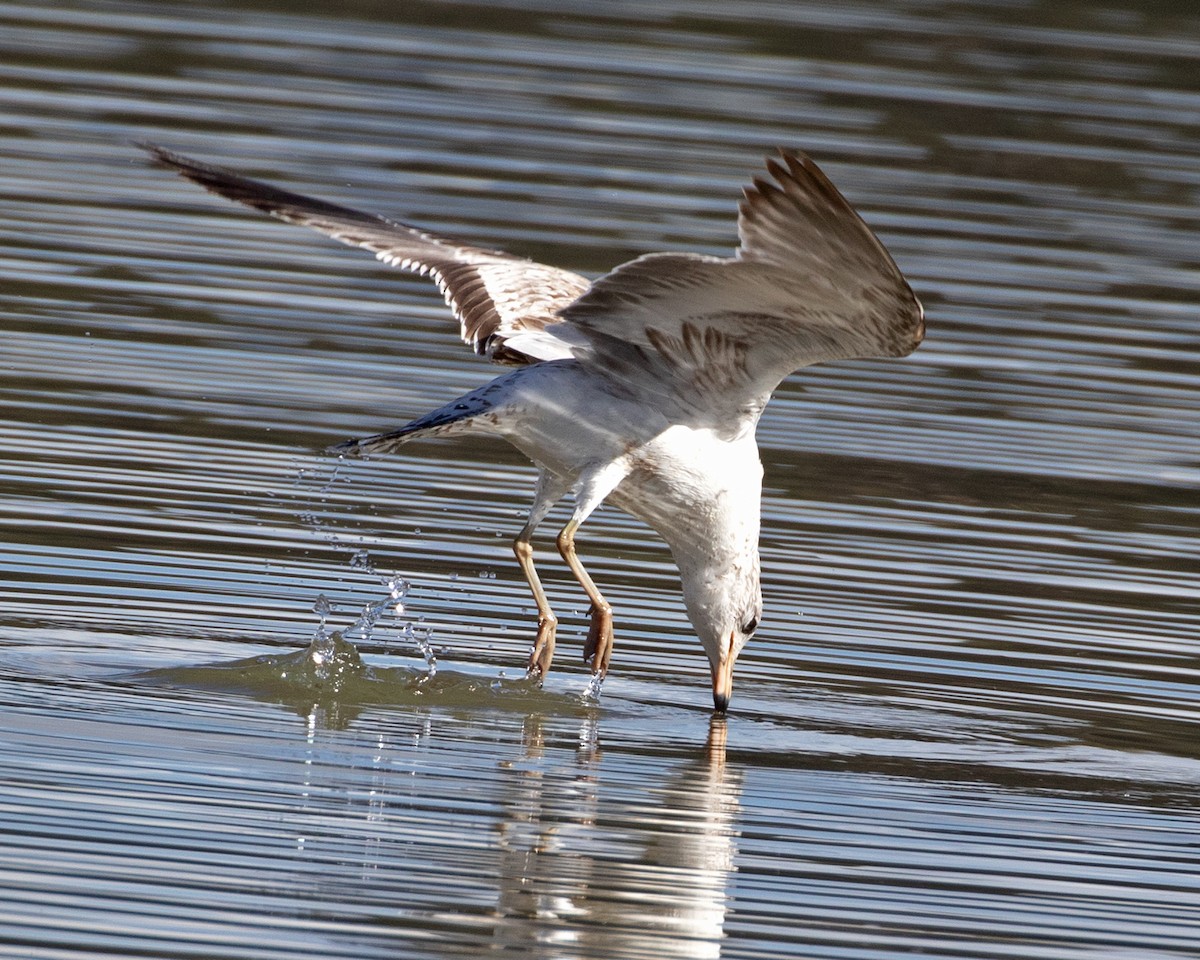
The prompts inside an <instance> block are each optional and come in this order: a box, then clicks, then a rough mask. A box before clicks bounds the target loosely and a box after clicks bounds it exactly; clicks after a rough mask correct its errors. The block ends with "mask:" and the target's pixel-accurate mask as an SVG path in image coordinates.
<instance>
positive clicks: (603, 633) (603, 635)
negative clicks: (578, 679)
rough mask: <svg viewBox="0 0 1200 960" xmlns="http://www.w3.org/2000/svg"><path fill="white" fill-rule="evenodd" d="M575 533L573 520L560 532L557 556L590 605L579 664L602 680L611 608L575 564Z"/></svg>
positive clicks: (609, 652)
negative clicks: (573, 577)
mask: <svg viewBox="0 0 1200 960" xmlns="http://www.w3.org/2000/svg"><path fill="white" fill-rule="evenodd" d="M578 529H579V522H578V521H577V520H575V519H574V518H572V520H571V522H570V523H568V524H567V525H566V526H565V527H563V528H562V531H561V532H560V533H559V535H558V552H559V553H561V554H562V558H563V559H564V560H565V561H567V566H569V567H570V568H571V573H573V574H575V579H576V580H578V581H579V585H580V586H581V587H583V591H584V593H586V594H587V595H588V599H589V600H590V601H592V609H591V615H592V625H591V627H590V628H589V629H588V635H587V642H586V643H585V644H584V647H583V660H584V662H585V663H590V664H591V667H592V672H593V673H594V674H596V675H597V676H599V677H601V678H603V677H604V675H605V674H606V673H608V661H609V660H610V659H612V648H613V629H612V606H611V605H610V604H609V602H608V601H607V600H605V599H604V595H603V594H602V593H601V592H600V591H599V589H597V587H596V584H595V583H594V582H593V581H592V578H591V576H589V575H588V572H587V571H586V570H585V569H584V568H583V564H582V563H580V562H579V556H578V554H576V553H575V531H576V530H578Z"/></svg>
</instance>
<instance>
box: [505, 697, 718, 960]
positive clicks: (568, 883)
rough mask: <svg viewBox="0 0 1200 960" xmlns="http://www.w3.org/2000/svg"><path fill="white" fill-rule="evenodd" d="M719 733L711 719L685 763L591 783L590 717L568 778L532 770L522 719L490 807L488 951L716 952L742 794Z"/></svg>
mask: <svg viewBox="0 0 1200 960" xmlns="http://www.w3.org/2000/svg"><path fill="white" fill-rule="evenodd" d="M725 737H726V727H725V720H724V718H721V717H714V718H713V720H712V723H711V726H710V728H709V735H708V741H707V743H706V745H705V746H704V748H703V749H702V750H698V751H697V752H698V756H696V757H695V759H692V760H688V761H685V762H684V763H682V764H680V765H678V766H675V767H667V768H665V769H664V765H663V764H662V762H661V760H660V759H659V758H655V757H648V758H646V763H645V764H644V765H643V766H645V768H646V778H645V779H644V780H638V781H633V780H629V779H625V780H614V779H613V778H612V777H604V778H601V777H600V776H599V767H600V764H601V750H600V748H599V745H598V742H597V739H596V730H595V719H594V718H591V719H589V720H587V721H585V723H584V727H583V729H582V730H581V736H580V745H579V750H578V753H577V757H576V761H575V763H574V764H573V765H572V767H571V769H569V770H562V769H548V768H547V767H546V766H545V765H544V764H543V763H539V762H537V761H538V760H540V759H541V755H542V730H541V724H540V722H538V720H537V719H536V718H530V721H529V722H528V724H527V726H526V754H525V758H524V761H525V762H523V763H514V764H513V765H512V769H511V774H512V775H511V776H510V777H509V778H508V779H507V781H506V785H505V787H504V789H505V796H504V797H503V799H502V800H501V803H502V804H503V806H504V807H505V810H506V815H505V822H504V824H503V826H502V830H501V837H500V842H499V845H500V850H501V859H500V876H499V878H498V881H499V884H500V890H499V899H498V903H497V912H498V914H499V917H500V922H499V923H498V924H497V926H496V930H495V945H496V946H497V947H498V948H501V949H505V950H512V951H513V952H514V953H518V952H519V954H520V955H521V956H528V957H539V958H541V957H544V958H549V957H554V958H592V957H605V958H621V957H634V956H637V957H643V956H648V955H653V956H656V957H660V958H669V957H688V958H693V960H694V958H697V957H718V956H720V953H721V939H722V937H723V935H724V934H723V931H724V925H725V914H726V909H727V905H726V900H727V897H726V889H727V885H728V881H729V874H730V872H731V870H732V869H733V860H734V854H735V852H736V848H735V838H736V834H735V824H736V822H737V813H738V797H739V794H740V792H741V776H740V772H739V771H736V770H733V769H730V768H729V767H727V765H726V763H725ZM624 759H625V760H627V759H628V758H624ZM659 778H661V779H660V782H658V783H650V781H652V780H655V779H659Z"/></svg>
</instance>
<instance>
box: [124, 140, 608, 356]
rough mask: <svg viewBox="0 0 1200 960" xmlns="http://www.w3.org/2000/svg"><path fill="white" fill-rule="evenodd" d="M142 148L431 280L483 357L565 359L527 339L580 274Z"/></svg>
mask: <svg viewBox="0 0 1200 960" xmlns="http://www.w3.org/2000/svg"><path fill="white" fill-rule="evenodd" d="M141 146H142V147H144V148H145V149H146V150H147V151H149V153H150V154H151V155H152V156H153V157H154V159H155V160H156V161H157V162H158V163H159V164H161V165H162V166H164V167H168V168H169V169H172V170H174V171H176V172H177V173H179V174H181V175H183V176H184V177H187V178H188V179H189V180H191V181H193V182H194V183H197V184H199V185H200V186H202V187H204V188H205V189H206V190H210V191H212V192H213V193H217V194H220V195H221V196H223V197H227V198H228V199H230V200H236V201H237V202H238V203H244V204H246V205H247V206H250V207H254V208H255V209H256V210H261V211H263V212H264V213H268V214H270V215H271V216H273V217H277V218H278V219H280V220H284V221H286V222H288V223H297V224H300V225H301V226H305V227H311V228H312V229H314V230H319V231H320V232H321V233H324V234H326V235H327V236H330V237H333V238H334V239H335V240H340V241H341V242H342V243H348V244H350V245H352V246H356V247H363V248H364V249H366V250H370V251H371V252H372V253H374V254H375V256H377V257H378V258H379V259H380V260H383V261H384V262H386V263H389V264H392V265H393V266H397V267H400V268H401V269H404V270H412V271H414V272H416V273H419V274H422V275H427V276H431V277H432V278H433V279H434V280H435V281H437V285H438V287H439V288H440V289H441V291H442V293H443V294H444V295H445V297H446V303H447V304H449V305H450V308H451V309H452V310H453V311H454V316H455V317H456V318H457V319H458V321H459V323H460V325H461V328H462V338H463V341H464V342H465V343H468V344H470V345H471V347H472V348H474V350H475V352H476V353H478V354H480V355H482V356H486V357H488V358H490V359H492V360H496V361H499V362H507V363H529V362H533V361H536V360H545V359H553V358H554V357H555V356H567V355H569V351H568V350H567V348H566V347H565V346H561V345H558V344H557V343H555V342H553V341H552V340H551V339H550V338H539V337H536V336H530V334H536V333H538V332H539V331H541V330H543V329H545V328H546V327H548V326H550V325H552V324H556V323H559V322H560V317H559V315H558V313H559V311H560V310H561V309H562V308H563V307H566V306H567V305H568V304H570V303H572V302H573V301H574V300H576V299H577V298H578V297H579V296H580V294H582V293H583V292H584V291H585V290H586V289H587V288H588V281H587V280H586V279H585V278H584V277H581V276H579V275H578V274H575V273H571V272H569V271H567V270H559V269H557V268H555V267H548V266H545V265H544V264H540V263H535V262H534V261H532V260H525V259H523V258H521V257H514V256H511V255H509V254H507V253H504V252H502V251H500V250H483V249H479V248H477V247H471V246H466V245H465V244H460V243H457V242H456V241H454V240H451V239H449V238H447V237H440V236H437V235H436V234H432V233H427V232H425V231H423V230H418V229H417V228H416V227H411V226H408V225H407V224H403V223H396V222H395V221H392V220H388V219H386V218H385V217H380V216H377V215H376V214H372V213H362V212H361V211H358V210H352V209H350V208H349V207H342V206H338V205H337V204H333V203H326V202H325V201H323V200H317V199H314V198H312V197H306V196H303V195H302V194H298V193H291V192H289V191H287V190H281V189H279V188H278V187H273V186H271V185H270V184H267V183H263V182H261V181H258V180H251V179H249V178H247V177H243V176H240V175H238V174H236V173H234V172H232V171H230V170H226V169H224V168H222V167H217V166H212V165H210V164H206V163H199V162H197V161H195V160H191V159H189V158H187V157H183V156H180V155H179V154H176V153H172V152H171V151H169V150H164V149H163V148H162V147H158V146H155V145H154V144H149V143H145V144H142V145H141ZM514 338H515V340H514V342H513V343H512V344H511V345H510V344H508V341H509V340H510V339H514Z"/></svg>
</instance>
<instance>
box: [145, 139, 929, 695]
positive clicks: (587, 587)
mask: <svg viewBox="0 0 1200 960" xmlns="http://www.w3.org/2000/svg"><path fill="white" fill-rule="evenodd" d="M141 146H142V147H143V148H144V149H146V150H148V151H149V153H150V154H151V156H152V157H153V159H154V160H155V161H156V162H157V163H159V164H160V165H162V166H164V167H167V168H169V169H172V170H174V171H175V172H177V173H179V174H181V175H182V176H184V177H186V178H187V179H189V180H191V181H193V182H195V183H197V184H199V185H200V186H202V187H204V188H205V189H207V190H210V191H212V192H213V193H217V194H220V195H221V196H223V197H226V198H228V199H230V200H234V201H237V202H239V203H243V204H246V205H247V206H250V207H254V208H255V209H257V210H261V211H263V212H264V213H267V214H270V215H271V216H273V217H276V218H278V219H280V220H283V221H286V222H287V223H294V224H300V225H302V226H306V227H310V228H312V229H314V230H318V231H320V232H321V233H324V234H326V235H328V236H330V237H333V238H334V239H335V240H340V241H341V242H343V243H346V244H350V245H352V246H356V247H362V248H365V249H367V250H370V251H371V252H372V253H374V254H375V255H376V256H377V257H378V258H379V259H380V260H383V261H385V262H386V263H389V264H391V265H393V266H396V267H400V268H401V269H404V270H410V271H415V272H416V273H419V274H422V275H425V276H429V277H431V278H432V279H433V280H435V281H436V282H437V285H438V287H439V288H440V289H441V291H442V293H443V294H444V296H445V298H446V302H447V304H448V305H449V307H450V309H451V310H452V311H453V313H454V316H455V317H456V318H457V320H458V322H459V325H460V330H461V336H462V339H463V341H464V342H465V343H466V344H468V345H470V346H471V347H472V348H474V351H475V353H477V354H478V355H480V356H483V357H486V358H488V359H489V360H492V361H494V362H496V363H500V364H505V365H508V366H511V367H512V368H513V369H512V370H511V371H510V372H508V373H505V374H503V375H502V376H499V377H497V378H496V379H495V380H492V381H491V382H490V383H487V384H485V385H484V386H482V387H480V388H479V389H477V390H473V391H471V392H470V393H467V394H465V395H464V396H461V397H459V398H458V399H457V400H452V401H451V402H450V403H448V404H446V405H445V406H443V407H440V408H439V409H437V410H434V411H433V412H431V413H427V414H425V415H424V416H422V417H418V418H417V419H416V420H413V421H412V422H410V423H407V424H405V425H404V426H402V427H400V428H399V429H396V430H392V431H389V432H387V433H381V434H378V435H376V436H372V437H366V438H364V439H358V440H350V441H347V442H345V443H342V444H339V445H337V446H335V447H332V448H331V450H332V451H334V452H336V453H338V454H339V455H349V454H384V453H389V452H391V451H392V450H394V449H396V448H397V447H399V446H400V445H401V444H404V443H407V442H409V441H410V440H415V439H418V438H422V437H459V436H479V435H487V436H495V437H501V438H503V439H504V440H507V441H508V442H509V443H511V444H512V445H513V446H515V447H516V448H517V449H518V450H520V451H521V452H522V453H524V454H525V455H526V456H527V457H529V459H530V460H531V461H533V463H534V464H535V465H536V467H537V471H538V472H537V484H536V488H535V493H534V498H533V506H532V507H531V508H530V511H529V515H528V520H527V522H526V523H525V525H524V526H523V527H522V528H521V530H520V532H519V533H518V534H517V537H516V540H515V541H514V543H513V551H514V553H515V554H516V558H517V562H518V563H519V564H520V567H521V570H522V572H523V574H524V576H525V579H526V581H527V582H528V584H529V588H530V590H531V591H532V593H533V598H534V602H535V603H536V605H537V614H538V617H537V633H536V636H535V638H534V642H533V646H532V650H531V652H530V655H529V664H528V672H529V674H530V676H531V677H535V678H536V679H537V680H538V682H541V680H542V679H544V677H545V676H546V674H547V672H548V671H549V669H550V664H551V660H552V659H553V657H554V647H555V632H556V628H557V625H558V620H557V618H556V617H555V615H554V612H553V610H551V608H550V603H549V601H548V600H547V598H546V592H545V590H544V589H543V587H542V583H541V580H540V578H539V577H538V573H537V570H536V569H535V567H534V563H533V545H532V540H533V534H534V531H535V530H536V529H537V527H538V525H539V524H540V523H541V521H542V520H543V519H545V517H546V515H547V514H548V513H549V511H550V509H551V508H552V507H553V506H554V505H555V504H556V503H558V502H559V501H560V500H562V499H563V498H564V497H566V496H567V495H568V494H572V495H573V498H574V510H573V511H572V513H571V516H570V519H569V520H568V521H567V523H566V525H565V526H564V527H563V528H562V529H561V530H560V531H559V533H558V537H557V546H558V551H559V553H560V554H561V555H562V558H563V560H564V561H566V564H567V566H568V567H569V568H570V570H571V573H572V574H573V575H574V577H575V579H576V580H577V581H578V582H579V585H580V586H581V587H582V588H583V591H584V592H585V593H586V594H587V597H588V600H589V601H590V603H591V608H590V618H591V619H590V625H589V629H588V634H587V640H586V642H585V644H584V654H583V655H584V662H585V663H587V664H589V665H590V667H591V669H592V671H593V676H594V677H595V678H596V682H597V683H599V682H600V681H602V680H603V678H604V676H605V675H606V673H607V671H608V667H609V662H610V658H611V656H612V650H613V614H612V606H611V605H610V604H609V602H608V601H607V600H606V599H605V598H604V595H603V594H602V593H601V592H600V590H599V588H598V587H597V586H596V584H595V582H594V581H593V580H592V578H591V576H590V575H589V574H588V572H587V570H586V569H584V566H583V564H582V563H581V562H580V559H579V556H578V554H577V553H576V550H575V535H576V533H577V532H578V530H579V527H580V525H581V524H582V523H583V522H584V521H585V520H587V518H588V517H589V516H590V515H591V514H592V512H593V511H594V510H595V509H596V508H597V507H598V506H599V505H600V504H601V503H602V502H605V501H608V502H610V503H612V504H613V505H615V506H616V507H618V508H620V509H621V510H623V511H625V512H626V513H628V514H630V515H632V516H633V517H635V518H637V519H638V520H641V521H643V522H644V523H646V524H647V525H648V526H649V527H651V528H652V529H653V530H655V531H656V532H657V533H658V534H659V536H661V537H662V538H663V540H665V541H666V543H667V545H668V546H669V547H670V550H671V554H672V556H673V558H674V560H675V563H676V565H677V566H678V568H679V574H680V582H681V586H682V592H683V600H684V605H685V607H686V609H687V614H688V618H689V619H690V620H691V623H692V626H693V627H694V628H695V631H696V634H697V636H698V637H699V639H700V643H701V645H702V646H703V647H704V652H705V654H706V655H707V657H708V662H709V667H710V672H711V676H712V694H713V704H714V707H715V709H716V710H717V711H718V712H720V713H723V712H725V711H726V710H727V709H728V706H729V698H730V695H731V692H732V688H733V667H734V662H735V661H736V660H737V658H738V655H739V654H740V653H741V651H742V648H743V647H744V646H745V644H746V642H747V641H748V640H749V639H750V637H751V636H752V635H753V634H754V633H755V631H756V630H757V629H758V627H759V623H760V620H761V617H762V590H761V586H760V580H759V577H760V571H759V553H758V540H759V515H760V501H761V498H762V476H763V470H762V464H761V462H760V460H759V454H758V444H757V442H756V440H755V428H756V426H757V424H758V420H759V417H760V416H761V414H762V412H763V408H764V407H765V406H766V404H767V401H768V400H769V399H770V398H771V394H772V393H773V392H774V390H775V388H776V387H777V386H778V385H779V383H780V382H781V381H782V380H783V379H784V378H785V377H787V376H788V375H789V374H791V373H793V372H794V371H796V370H798V369H800V368H801V367H805V366H808V365H810V364H813V363H817V362H821V361H828V360H843V359H851V358H869V357H900V356H906V355H907V354H909V353H911V352H912V351H913V350H914V349H916V347H917V345H918V344H919V343H920V342H921V340H922V338H923V337H924V333H925V319H924V310H923V309H922V307H921V304H920V302H919V301H918V300H917V298H916V296H915V295H914V294H913V291H912V289H911V288H910V287H909V285H908V283H907V282H906V281H905V280H904V278H903V276H902V275H901V273H900V270H899V269H898V268H897V266H896V264H895V262H894V261H893V260H892V258H891V256H890V255H889V254H888V252H887V250H886V249H885V248H884V246H883V244H882V243H881V242H880V241H879V239H878V238H877V237H876V236H875V234H874V233H872V232H871V229H870V228H869V227H868V226H867V225H866V223H864V222H863V220H862V219H861V218H860V217H859V215H858V214H857V213H856V212H855V211H854V209H853V208H852V207H851V206H850V204H849V203H848V202H847V201H846V199H845V198H844V197H843V196H842V195H841V194H840V193H839V192H838V190H837V188H836V187H834V185H833V184H832V183H831V182H830V181H829V179H828V178H827V177H826V176H825V174H824V173H822V172H821V170H820V169H819V168H818V167H817V165H816V164H815V163H814V162H813V161H812V159H811V158H809V157H808V156H807V155H806V154H804V153H802V152H800V151H798V150H792V149H780V150H779V151H778V155H777V156H772V157H769V158H767V161H766V174H765V175H760V176H757V177H754V178H753V179H752V180H751V182H750V184H749V185H748V186H746V187H745V188H744V189H743V198H742V200H741V202H740V204H739V207H738V217H737V233H738V240H739V244H738V246H737V248H736V250H735V252H734V255H733V256H732V257H717V256H708V255H702V254H696V253H649V254H645V255H643V256H640V257H638V258H636V259H634V260H631V261H629V262H628V263H623V264H621V265H620V266H618V267H616V268H615V269H614V270H612V271H611V272H609V273H607V274H605V275H603V276H601V277H599V278H598V279H596V280H593V281H589V280H587V279H586V278H585V277H582V276H580V275H579V274H576V273H572V272H570V271H567V270H562V269H559V268H557V267H551V266H546V265H544V264H541V263H536V262H534V261H532V260H527V259H524V258H521V257H518V256H513V255H511V254H508V253H504V252H502V251H500V250H489V249H484V248H481V247H474V246H469V245H467V244H464V243H461V242H459V241H458V240H454V239H451V238H450V237H445V236H439V235H438V234H435V233H431V232H428V231H425V230H421V229H419V228H418V227H414V226H410V225H408V224H405V223H400V222H397V221H394V220H389V219H386V218H384V217H381V216H378V215H376V214H371V213H362V212H360V211H357V210H353V209H351V208H349V207H343V206H339V205H336V204H332V203H326V202H325V201H322V200H317V199H314V198H312V197H306V196H302V195H301V194H297V193H292V192H290V191H287V190H282V189H279V188H278V187H274V186H271V185H270V184H267V183H262V182H260V181H257V180H251V179H248V178H246V177H243V176H241V175H239V174H237V173H234V172H233V171H231V170H227V169H224V168H222V167H217V166H213V165H210V164H206V163H200V162H197V161H195V160H191V159H188V158H187V157H184V156H180V155H179V154H176V153H173V152H171V151H169V150H165V149H163V148H161V147H158V146H155V145H154V144H141Z"/></svg>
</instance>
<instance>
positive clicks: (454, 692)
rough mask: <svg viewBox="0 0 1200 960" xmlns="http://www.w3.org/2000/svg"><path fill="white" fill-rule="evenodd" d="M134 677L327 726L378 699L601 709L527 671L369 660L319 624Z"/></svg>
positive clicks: (346, 720) (548, 710) (569, 711)
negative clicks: (292, 643)
mask: <svg viewBox="0 0 1200 960" xmlns="http://www.w3.org/2000/svg"><path fill="white" fill-rule="evenodd" d="M130 679H132V680H134V681H138V682H146V683H151V684H154V685H157V686H162V687H182V688H190V689H199V690H210V691H215V692H220V693H228V694H235V695H241V696H246V697H251V698H253V699H255V700H259V701H263V702H266V703H278V704H282V705H284V706H287V707H289V708H291V709H293V710H295V711H296V713H297V714H298V715H300V716H302V717H306V718H309V719H310V720H313V721H314V722H316V723H317V725H318V726H320V727H323V728H327V729H345V728H347V727H349V726H350V725H351V724H352V723H353V722H354V721H355V720H356V719H357V718H358V716H359V715H360V714H361V713H362V710H363V708H365V707H370V706H379V705H387V706H390V707H396V708H404V707H412V706H426V707H430V706H437V707H440V708H445V709H450V710H459V709H470V710H472V711H477V710H503V711H514V712H518V713H537V714H552V715H564V716H565V715H573V714H580V715H582V714H586V713H588V712H590V711H591V710H592V709H594V704H591V703H590V701H589V699H588V698H586V697H580V696H568V695H563V694H554V693H548V692H546V691H544V690H542V689H541V688H540V687H539V686H538V685H537V683H536V681H534V680H530V679H527V678H524V677H521V678H505V677H499V678H497V677H481V676H472V675H469V674H464V673H456V672H454V671H446V670H438V669H436V667H431V666H429V665H427V666H426V667H425V668H424V669H422V668H418V667H412V666H394V667H393V666H387V667H385V666H377V665H372V664H367V663H365V662H363V659H362V656H361V654H360V653H359V651H358V648H357V647H356V646H355V645H354V644H353V643H351V642H350V641H349V640H347V639H346V638H345V637H344V636H343V635H342V634H341V633H339V632H335V633H332V634H325V633H324V632H323V631H318V632H317V634H316V635H315V636H314V637H313V640H312V642H311V643H310V644H309V645H308V646H307V647H306V648H305V649H303V650H296V651H293V652H291V653H283V654H265V655H261V656H256V657H245V658H243V659H240V660H231V661H228V662H217V663H206V664H196V665H194V666H182V667H165V668H160V669H155V670H146V671H143V672H140V673H137V674H135V675H133V676H132V677H131V678H130Z"/></svg>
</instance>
